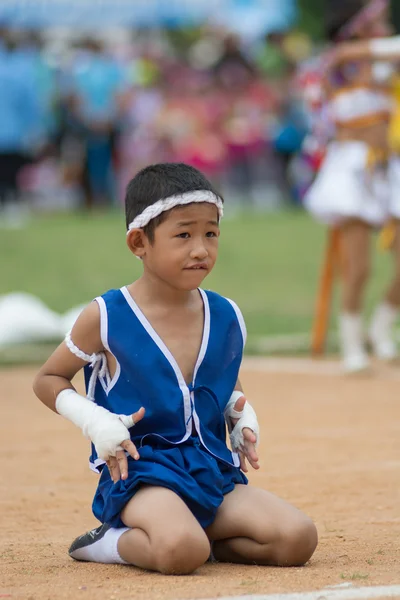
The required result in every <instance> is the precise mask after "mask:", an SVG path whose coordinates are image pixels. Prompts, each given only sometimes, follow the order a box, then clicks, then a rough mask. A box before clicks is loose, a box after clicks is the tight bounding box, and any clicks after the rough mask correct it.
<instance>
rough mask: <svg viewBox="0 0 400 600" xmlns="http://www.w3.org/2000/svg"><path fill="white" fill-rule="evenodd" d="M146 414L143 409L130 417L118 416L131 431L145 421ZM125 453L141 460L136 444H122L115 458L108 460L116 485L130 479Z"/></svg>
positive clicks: (125, 442) (130, 442) (127, 440)
mask: <svg viewBox="0 0 400 600" xmlns="http://www.w3.org/2000/svg"><path fill="white" fill-rule="evenodd" d="M144 413H145V409H144V408H143V407H142V408H140V409H139V410H138V411H137V412H135V413H133V414H132V415H130V416H127V415H118V417H119V419H120V421H121V422H122V423H123V424H124V425H125V427H126V428H127V429H129V428H130V427H133V425H135V423H138V422H139V421H141V420H142V419H143V417H144ZM125 451H126V452H128V454H129V455H130V456H132V458H133V459H134V460H139V458H140V456H139V452H138V451H137V448H136V446H135V444H134V443H133V442H132V441H131V440H130V439H126V440H124V441H123V442H121V444H120V445H119V446H118V447H117V449H116V453H115V456H109V457H108V459H107V460H106V464H107V467H108V469H109V471H110V476H111V479H112V480H113V482H114V483H116V482H117V481H119V480H120V479H122V480H124V479H126V478H127V477H128V459H127V456H126V454H125Z"/></svg>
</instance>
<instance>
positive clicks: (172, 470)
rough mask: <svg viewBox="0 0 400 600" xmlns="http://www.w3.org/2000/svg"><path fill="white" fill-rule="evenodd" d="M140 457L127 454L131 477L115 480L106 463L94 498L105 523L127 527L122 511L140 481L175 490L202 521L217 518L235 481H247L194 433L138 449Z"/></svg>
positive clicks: (97, 514)
mask: <svg viewBox="0 0 400 600" xmlns="http://www.w3.org/2000/svg"><path fill="white" fill-rule="evenodd" d="M139 453H140V459H139V460H138V461H135V460H133V458H131V457H130V456H128V477H127V479H126V480H125V481H122V480H120V481H118V482H117V483H113V482H112V479H111V477H110V473H109V470H108V468H107V467H105V468H104V469H103V471H102V473H101V476H100V481H99V485H98V487H97V490H96V494H95V497H94V499H93V506H92V508H93V514H94V515H95V517H96V518H97V519H98V520H99V521H101V522H102V523H107V524H109V525H111V526H112V527H124V524H123V522H122V521H121V518H120V514H121V511H122V509H123V508H124V506H125V505H126V503H127V502H129V500H130V499H131V498H132V497H133V496H134V495H135V494H136V492H137V491H138V490H139V488H140V487H141V485H143V484H147V485H156V486H161V487H165V488H168V489H170V490H172V491H173V492H175V493H176V494H177V495H178V496H179V497H180V498H182V500H183V501H184V502H185V504H186V505H187V507H188V508H189V510H190V511H191V512H192V513H193V515H194V516H195V517H196V519H197V520H198V522H199V523H200V525H201V526H202V527H203V528H205V527H208V526H209V525H211V523H212V522H213V521H214V519H215V517H216V514H217V510H218V507H219V506H220V505H221V504H222V501H223V499H224V496H225V494H228V493H229V492H231V491H232V490H233V489H234V487H235V484H237V483H241V484H247V477H246V476H245V475H244V474H243V473H242V471H241V470H240V469H239V468H238V467H234V466H230V465H228V464H226V463H223V462H221V461H218V460H217V459H216V458H214V457H213V456H212V455H211V454H209V453H208V452H207V451H206V450H205V449H203V448H202V446H201V445H200V442H199V439H198V438H197V437H191V438H189V439H188V440H187V441H186V442H184V443H183V444H179V445H178V446H172V447H171V445H166V444H163V443H160V442H156V443H155V444H153V443H152V446H150V445H144V446H142V447H141V448H140V449H139Z"/></svg>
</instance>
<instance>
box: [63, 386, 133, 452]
mask: <svg viewBox="0 0 400 600" xmlns="http://www.w3.org/2000/svg"><path fill="white" fill-rule="evenodd" d="M56 410H57V412H58V413H59V414H60V415H62V416H63V417H65V418H67V419H69V420H70V421H72V423H74V424H75V425H77V426H78V427H80V428H81V429H82V432H83V435H84V436H85V437H87V438H89V439H90V440H91V441H92V442H93V444H94V446H95V448H96V452H97V455H98V457H99V458H101V459H102V460H108V457H109V456H115V454H116V452H117V450H122V449H123V448H122V447H121V445H120V444H121V443H122V442H123V441H124V440H129V439H130V437H131V436H130V434H129V431H128V428H130V427H133V425H134V422H133V419H132V416H127V415H115V414H114V413H111V412H110V411H109V410H107V409H106V408H103V407H102V406H97V404H95V403H94V402H92V401H91V400H88V399H87V398H84V397H83V396H81V395H80V394H78V393H77V392H75V390H71V389H67V390H62V391H61V392H60V393H59V394H58V396H57V399H56Z"/></svg>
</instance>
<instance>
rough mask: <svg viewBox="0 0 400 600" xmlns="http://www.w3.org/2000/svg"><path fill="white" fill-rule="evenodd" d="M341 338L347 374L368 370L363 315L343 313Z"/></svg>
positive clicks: (340, 325)
mask: <svg viewBox="0 0 400 600" xmlns="http://www.w3.org/2000/svg"><path fill="white" fill-rule="evenodd" d="M339 338H340V346H341V350H342V357H343V365H344V370H345V371H346V373H358V372H360V371H365V370H366V369H368V367H369V360H368V356H367V353H366V352H365V348H364V343H363V328H362V318H361V315H359V314H352V313H342V314H341V315H340V316H339Z"/></svg>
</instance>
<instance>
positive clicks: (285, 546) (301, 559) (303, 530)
mask: <svg viewBox="0 0 400 600" xmlns="http://www.w3.org/2000/svg"><path fill="white" fill-rule="evenodd" d="M317 544H318V533H317V528H316V527H315V525H314V523H313V522H312V520H311V519H309V518H308V517H306V516H305V515H304V516H303V517H302V518H301V519H299V520H298V521H296V522H295V523H293V524H292V527H291V528H290V530H285V531H284V532H282V534H281V538H280V544H279V549H278V552H277V557H276V558H277V563H278V564H279V565H280V566H283V567H295V566H301V565H304V564H305V563H306V562H307V561H308V560H309V559H310V558H311V557H312V555H313V554H314V551H315V549H316V547H317Z"/></svg>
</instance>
